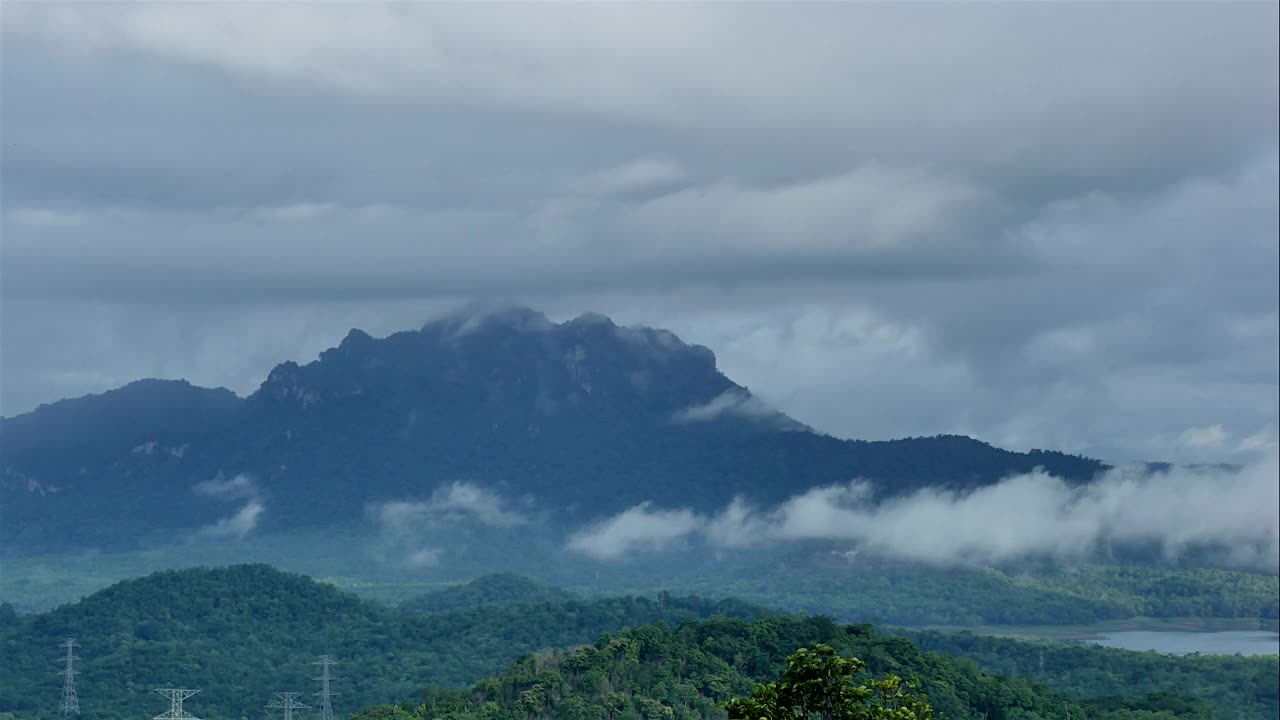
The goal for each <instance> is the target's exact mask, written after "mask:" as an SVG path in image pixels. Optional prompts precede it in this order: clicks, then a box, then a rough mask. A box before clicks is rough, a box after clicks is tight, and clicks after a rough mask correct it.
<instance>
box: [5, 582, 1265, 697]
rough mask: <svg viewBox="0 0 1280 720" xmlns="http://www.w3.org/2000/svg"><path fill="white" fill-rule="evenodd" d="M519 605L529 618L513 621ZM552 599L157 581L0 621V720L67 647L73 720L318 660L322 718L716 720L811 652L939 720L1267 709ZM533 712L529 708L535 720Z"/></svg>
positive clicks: (815, 633) (682, 602)
mask: <svg viewBox="0 0 1280 720" xmlns="http://www.w3.org/2000/svg"><path fill="white" fill-rule="evenodd" d="M522 589H529V590H531V591H533V592H536V593H540V595H539V597H542V598H543V600H542V601H540V602H533V603H518V602H515V601H516V600H517V599H518V598H517V596H516V595H517V593H519V592H520V591H521V590H522ZM562 593H564V591H560V590H557V589H555V588H549V587H547V586H543V585H539V584H537V583H533V582H531V581H528V580H525V579H523V578H518V577H514V576H509V575H508V576H497V577H488V578H481V579H480V580H477V581H475V582H472V583H469V584H466V585H459V586H457V587H453V588H447V589H445V590H441V591H437V592H433V593H430V594H428V595H427V596H424V597H423V598H421V599H420V600H419V601H417V602H410V603H405V605H404V607H402V608H393V607H390V606H386V605H381V604H378V603H375V602H371V601H368V600H364V599H361V598H359V597H357V596H355V595H352V594H350V593H347V592H343V591H341V590H339V589H337V588H335V587H333V586H332V585H329V584H326V583H320V582H316V581H314V580H311V579H309V578H306V577H304V576H299V575H293V574H288V573H283V572H280V571H277V570H274V569H273V568H270V567H267V566H263V565H241V566H232V567H226V568H217V569H193V570H184V571H165V572H160V573H156V574H153V575H150V576H147V577H143V578H138V579H135V580H129V581H125V582H122V583H119V584H116V585H114V586H112V587H110V588H108V589H106V590H103V591H101V592H98V593H95V594H93V595H92V596H90V597H88V598H85V599H84V600H82V601H80V602H77V603H74V604H70V605H66V606H63V607H60V608H57V609H55V610H53V611H49V612H46V613H41V614H35V615H22V614H18V613H16V612H14V611H13V609H12V608H11V607H10V606H7V605H6V606H0V658H3V662H0V713H6V712H7V713H13V714H14V718H15V720H35V719H37V718H39V719H42V720H44V719H49V718H52V717H54V715H55V714H56V713H55V712H54V711H55V709H56V707H57V700H58V692H59V687H60V680H59V678H58V676H57V671H58V670H59V669H60V650H59V648H58V644H59V643H60V642H61V640H62V638H64V637H68V636H73V637H76V638H78V639H79V642H80V645H81V649H80V656H81V663H80V665H79V669H80V670H81V672H82V674H81V675H80V677H79V681H80V690H81V697H82V700H83V706H84V714H83V716H84V717H85V718H86V720H117V719H123V718H126V717H128V718H133V717H140V716H143V714H144V713H147V714H154V712H158V711H159V710H160V709H162V708H158V707H157V705H156V703H157V702H158V701H159V698H158V697H157V696H155V695H153V694H151V692H150V690H151V689H152V688H154V687H160V686H166V685H185V686H192V687H200V688H203V689H204V691H203V692H202V693H201V694H200V695H199V696H198V700H199V702H198V703H197V704H195V705H193V709H195V710H196V711H197V714H200V715H201V716H203V717H208V718H220V717H221V718H240V717H245V718H247V717H255V716H256V715H257V713H258V712H259V711H260V709H261V707H262V705H263V703H265V702H266V699H267V698H268V697H269V696H270V693H272V692H276V691H285V690H291V691H299V692H311V691H313V690H314V689H315V687H314V685H315V683H314V681H313V680H312V678H313V676H314V675H315V669H314V668H313V667H312V665H311V663H312V662H313V661H314V659H315V657H316V656H318V655H321V654H331V655H335V656H337V657H338V658H339V660H340V662H341V664H340V665H339V667H338V671H337V675H338V676H339V677H340V678H341V679H340V682H339V689H340V690H341V691H342V695H341V696H340V700H339V707H338V709H339V711H340V712H341V713H347V712H352V711H354V710H356V709H358V708H361V707H364V706H369V705H373V704H377V703H388V702H391V703H395V702H399V701H404V702H405V704H404V707H403V709H402V710H399V711H393V710H391V709H388V708H382V709H381V710H377V711H373V712H375V713H377V712H385V713H391V714H393V715H404V714H406V713H407V714H408V715H409V716H413V715H414V714H415V713H416V714H417V715H418V716H421V717H427V716H428V714H429V717H431V718H432V719H433V720H435V718H436V717H437V716H440V715H448V716H449V718H448V720H507V719H508V718H511V719H513V720H535V719H536V718H542V717H546V718H548V719H551V720H623V719H624V718H625V719H626V720H639V719H640V718H643V720H676V719H677V718H693V717H697V718H700V719H702V720H710V719H712V718H723V717H724V714H723V710H722V709H721V708H720V705H719V703H721V702H722V701H723V700H725V699H726V698H728V697H731V696H741V695H743V694H745V693H749V692H750V691H751V689H752V687H753V683H755V682H763V681H766V680H769V679H771V678H773V677H774V676H775V675H776V673H777V672H778V671H779V669H780V667H781V664H782V663H783V661H784V660H785V659H786V657H787V656H788V655H789V654H790V653H791V652H794V651H795V650H796V649H797V648H800V647H806V646H812V645H814V644H815V643H826V644H829V645H832V646H833V647H835V648H836V649H837V650H839V651H840V652H841V653H845V654H850V655H854V656H857V657H859V658H862V659H863V660H864V661H866V663H867V670H868V672H869V673H871V675H872V676H876V677H879V676H881V675H884V674H886V673H896V674H899V675H902V676H904V677H909V678H918V679H920V681H921V682H922V683H923V690H924V691H925V693H926V694H927V695H928V698H929V702H930V703H931V704H932V705H933V707H934V708H935V709H936V710H938V712H939V714H940V716H942V717H950V718H957V719H959V718H966V717H981V716H982V715H981V713H984V712H985V713H987V718H988V720H995V719H996V718H1001V717H1008V718H1038V717H1039V718H1049V717H1053V718H1059V717H1064V715H1063V714H1062V712H1057V711H1054V710H1053V708H1072V712H1073V713H1076V714H1073V715H1070V716H1069V717H1075V718H1084V717H1086V714H1085V713H1086V709H1088V708H1091V709H1088V712H1089V713H1091V714H1088V715H1087V717H1098V718H1114V719H1117V720H1118V719H1119V718H1128V717H1130V716H1127V715H1124V713H1125V712H1129V710H1126V709H1125V708H1129V709H1134V708H1143V709H1144V710H1143V712H1146V711H1150V710H1152V709H1153V708H1164V710H1163V711H1162V712H1165V713H1166V714H1164V715H1159V714H1157V715H1134V716H1132V717H1135V718H1136V717H1142V718H1145V720H1157V719H1158V718H1168V717H1182V718H1192V717H1203V718H1208V717H1215V718H1223V720H1227V719H1228V718H1230V719H1231V720H1252V719H1253V718H1268V719H1269V718H1272V717H1275V715H1276V713H1275V703H1276V696H1277V694H1278V693H1280V691H1278V690H1277V688H1276V681H1275V678H1276V672H1277V659H1276V658H1274V657H1272V658H1217V657H1203V658H1197V657H1192V658H1171V657H1166V656H1159V655H1154V654H1151V653H1133V652H1126V651H1120V650H1107V649H1103V648H1095V647H1085V646H1068V645H1056V644H1044V645H1040V644H1035V643H1027V642H1020V641H1012V640H996V639H989V638H979V637H976V636H971V635H970V636H965V635H940V634H935V633H925V634H918V635H913V637H914V638H916V639H917V640H918V642H919V644H920V646H921V648H922V649H923V650H929V651H932V650H937V651H941V652H945V653H947V655H941V654H930V653H926V652H922V651H921V650H917V649H916V645H914V644H913V642H912V640H909V639H904V638H901V637H892V636H889V635H878V634H876V633H875V632H874V631H872V629H871V628H870V626H866V625H853V626H841V625H838V624H837V623H836V622H835V621H833V620H828V619H824V618H822V617H785V616H778V615H775V614H772V613H770V612H769V611H767V610H765V609H763V608H760V607H757V606H753V605H750V604H747V603H744V602H741V601H736V600H718V601H713V600H705V599H701V598H697V597H673V596H672V595H670V594H669V593H666V592H664V593H661V594H659V595H658V596H657V597H656V598H654V599H647V598H639V597H616V598H605V599H600V600H594V601H585V600H578V599H573V598H570V599H566V600H561V601H555V600H550V599H548V598H552V597H558V596H559V595H560V594H562ZM564 594H565V595H568V593H564ZM709 618H714V619H709ZM625 628H632V629H631V630H625ZM894 633H895V634H897V631H894ZM583 646H586V647H583ZM575 647H578V648H582V649H580V650H577V651H575V650H572V648H575ZM592 648H594V650H593V649H592ZM1041 651H1043V652H1044V656H1045V674H1044V676H1043V678H1041V677H1040V676H1039V673H1038V667H1037V665H1038V659H1039V658H1038V656H1039V653H1040V652H1041ZM950 655H956V656H965V657H968V658H972V660H968V659H962V658H959V657H951V656H950ZM681 658H683V659H681ZM512 661H515V662H514V664H512V665H511V666H510V667H509V668H508V669H507V670H506V671H505V672H502V674H500V675H497V676H496V677H491V676H494V675H495V673H499V672H501V671H502V669H503V668H504V667H506V666H507V665H508V664H509V663H512ZM1029 668H1036V672H1035V673H1034V674H1033V673H1032V672H1031V670H1029ZM548 672H550V673H551V674H547V673H548ZM988 672H989V673H994V674H995V675H989V674H987V673H988ZM996 675H1006V676H1009V677H1010V678H1012V679H1008V680H1006V679H1002V678H1001V677H997V676H996ZM485 678H488V679H485ZM557 678H558V679H557ZM1144 678H1145V680H1144ZM1041 681H1042V682H1043V686H1041V684H1040V682H1041ZM476 683H479V684H476ZM535 686H539V687H541V688H542V689H541V690H536V691H535ZM424 687H426V688H430V689H428V690H427V691H426V692H425V694H422V693H421V690H422V688H424ZM468 687H470V688H471V689H468V690H463V689H462V688H468ZM530 691H534V692H533V694H532V695H530V694H529V693H530ZM539 693H541V694H539ZM1064 693H1065V694H1064ZM1067 695H1070V696H1071V698H1074V699H1068V697H1067ZM522 698H523V700H522ZM530 698H533V699H530ZM534 699H536V700H537V701H538V702H540V703H542V705H540V706H539V708H540V709H538V710H537V712H534V711H533V710H532V709H530V708H531V706H530V705H529V703H531V702H534ZM1223 701H1225V702H1227V703H1229V707H1230V709H1231V712H1229V713H1227V712H1224V711H1223V709H1222V702H1223ZM521 702H523V703H524V704H523V705H519V703H521ZM423 705H425V707H426V709H425V710H423V709H421V708H420V706H423ZM664 708H665V709H664ZM1210 708H1211V709H1210ZM1055 712H1056V714H1055ZM1135 712H1136V711H1135ZM601 713H603V714H601ZM1169 713H1172V714H1169ZM371 717H372V716H371Z"/></svg>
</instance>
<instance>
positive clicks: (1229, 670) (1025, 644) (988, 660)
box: [901, 632, 1280, 718]
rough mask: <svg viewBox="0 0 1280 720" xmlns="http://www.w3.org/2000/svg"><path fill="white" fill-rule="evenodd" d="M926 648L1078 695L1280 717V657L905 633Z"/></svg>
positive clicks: (1245, 715)
mask: <svg viewBox="0 0 1280 720" xmlns="http://www.w3.org/2000/svg"><path fill="white" fill-rule="evenodd" d="M901 634H903V635H906V636H907V637H910V638H911V639H912V640H913V641H915V643H916V645H918V646H919V647H920V648H922V649H924V650H930V651H935V652H939V653H945V654H948V655H958V656H962V657H966V658H970V659H972V660H974V661H975V662H977V663H978V665H979V666H980V667H981V668H982V669H984V670H987V671H989V672H994V673H999V674H1001V675H1006V676H1010V677H1034V678H1037V679H1039V680H1041V681H1042V682H1044V683H1045V684H1046V685H1048V686H1050V687H1052V688H1054V689H1057V690H1061V691H1064V692H1068V693H1071V694H1073V695H1076V696H1080V697H1094V696H1106V695H1116V694H1119V693H1120V692H1121V691H1122V690H1121V689H1125V690H1127V692H1128V693H1130V694H1132V695H1146V694H1152V693H1183V694H1189V695H1192V696H1195V697H1200V698H1204V699H1205V700H1207V701H1210V702H1211V704H1212V705H1213V707H1214V708H1215V710H1217V711H1218V712H1217V713H1216V715H1217V716H1218V717H1222V718H1275V717H1280V658H1276V657H1275V656H1270V657H1242V656H1237V655H1191V656H1178V657H1175V656H1171V655H1164V654H1161V653H1155V652H1130V651H1128V650H1116V649H1112V648H1103V647H1097V646H1094V645H1085V644H1074V643H1071V644H1069V643H1061V642H1051V641H1038V640H1014V639H1011V638H1000V637H990V636H985V635H975V634H973V633H939V632H903V633H901Z"/></svg>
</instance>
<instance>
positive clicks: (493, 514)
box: [377, 482, 528, 530]
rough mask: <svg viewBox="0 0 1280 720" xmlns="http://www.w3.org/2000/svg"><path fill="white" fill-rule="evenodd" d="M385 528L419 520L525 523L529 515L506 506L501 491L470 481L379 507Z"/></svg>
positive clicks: (504, 525)
mask: <svg viewBox="0 0 1280 720" xmlns="http://www.w3.org/2000/svg"><path fill="white" fill-rule="evenodd" d="M377 512H378V518H379V520H380V522H381V523H382V525H383V527H384V528H387V529H392V530H397V529H400V530H408V529H411V528H412V526H413V525H415V524H417V523H439V522H452V521H456V520H460V519H469V520H475V521H477V522H479V523H481V524H483V525H488V526H490V527H499V528H507V527H514V526H516V525H523V524H524V523H526V522H528V518H527V517H525V516H524V515H522V514H521V513H519V512H517V511H515V510H513V509H510V508H509V507H507V503H506V501H505V500H503V499H502V498H501V497H500V496H499V495H497V494H496V493H493V492H492V491H490V490H487V489H485V488H482V487H480V486H478V485H474V484H471V483H467V482H454V483H451V484H449V485H445V486H442V487H439V488H437V489H436V490H435V492H433V493H432V494H431V499H430V500H427V501H403V500H402V501H395V502H388V503H384V504H382V505H381V506H379V507H378V509H377Z"/></svg>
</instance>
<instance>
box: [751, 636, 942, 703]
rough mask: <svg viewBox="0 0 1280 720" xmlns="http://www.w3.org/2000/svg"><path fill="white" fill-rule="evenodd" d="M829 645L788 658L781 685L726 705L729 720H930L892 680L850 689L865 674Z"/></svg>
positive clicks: (760, 687) (759, 688)
mask: <svg viewBox="0 0 1280 720" xmlns="http://www.w3.org/2000/svg"><path fill="white" fill-rule="evenodd" d="M866 666H867V665H866V663H864V662H862V661H861V660H859V659H858V658H844V657H840V656H839V655H837V654H836V651H835V649H834V648H832V647H831V646H830V645H821V644H819V645H816V646H814V648H813V649H812V650H809V649H808V648H801V649H800V650H797V651H796V653H795V654H794V655H792V656H791V657H790V658H788V659H787V669H786V672H784V673H783V675H782V680H780V681H778V682H771V683H769V684H767V685H757V686H756V688H755V690H753V691H752V692H751V696H750V697H748V698H735V699H733V700H730V701H729V702H728V703H726V705H725V709H726V710H727V711H728V713H729V719H730V720H929V718H932V717H933V708H932V707H930V706H929V704H928V703H927V702H925V699H924V698H922V697H918V696H916V695H915V694H914V692H912V691H913V690H914V688H915V686H914V685H913V684H911V683H905V684H904V683H903V681H902V678H900V677H898V676H897V675H888V676H886V677H884V678H880V679H872V680H867V681H865V682H864V683H863V684H861V685H855V684H854V676H856V675H858V674H860V673H862V672H863V671H864V670H865V669H866Z"/></svg>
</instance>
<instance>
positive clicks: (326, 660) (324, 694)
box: [311, 655, 338, 720]
mask: <svg viewBox="0 0 1280 720" xmlns="http://www.w3.org/2000/svg"><path fill="white" fill-rule="evenodd" d="M337 663H338V661H337V660H334V659H333V656H332V655H321V656H320V659H319V660H317V661H315V662H313V663H311V664H312V665H319V666H320V677H318V678H315V679H316V680H319V681H320V692H318V693H313V694H314V695H315V696H316V697H318V698H320V720H333V703H332V702H331V701H330V698H332V697H333V696H334V695H337V693H335V692H332V691H330V689H329V682H330V681H331V680H333V679H334V678H332V677H330V675H329V668H330V667H331V666H333V665H336V664H337Z"/></svg>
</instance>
